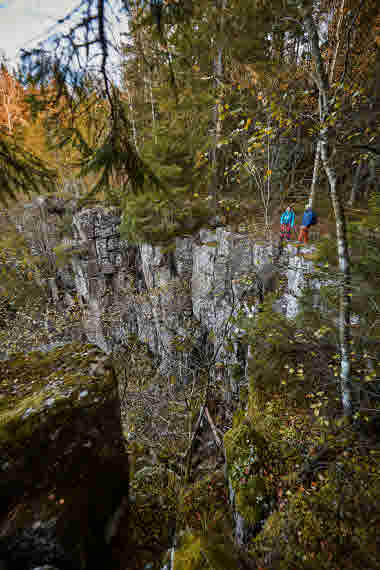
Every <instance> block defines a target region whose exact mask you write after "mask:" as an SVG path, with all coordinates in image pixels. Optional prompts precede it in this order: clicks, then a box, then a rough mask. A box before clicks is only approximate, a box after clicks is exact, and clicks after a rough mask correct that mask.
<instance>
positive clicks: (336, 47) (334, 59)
mask: <svg viewBox="0 0 380 570" xmlns="http://www.w3.org/2000/svg"><path fill="white" fill-rule="evenodd" d="M345 3H346V0H342V3H341V5H340V12H339V20H338V26H337V28H336V36H335V37H336V46H335V52H334V57H333V60H332V64H331V69H330V77H329V82H330V84H331V83H332V80H333V79H334V71H335V65H336V59H337V57H338V52H339V48H340V44H341V35H340V30H341V28H342V22H343V12H344V5H345Z"/></svg>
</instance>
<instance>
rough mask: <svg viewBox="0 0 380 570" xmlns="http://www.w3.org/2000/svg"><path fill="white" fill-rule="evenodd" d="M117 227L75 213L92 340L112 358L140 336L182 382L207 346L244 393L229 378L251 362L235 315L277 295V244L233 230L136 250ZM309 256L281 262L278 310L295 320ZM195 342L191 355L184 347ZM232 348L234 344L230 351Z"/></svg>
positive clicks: (110, 217)
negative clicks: (117, 348) (273, 265)
mask: <svg viewBox="0 0 380 570" xmlns="http://www.w3.org/2000/svg"><path fill="white" fill-rule="evenodd" d="M119 221H120V218H119V217H118V215H117V212H115V211H112V210H105V209H103V208H91V209H88V210H84V211H81V212H79V213H77V214H75V216H74V224H73V225H74V228H75V238H76V245H77V246H79V247H80V249H81V250H82V251H85V252H86V254H82V255H81V256H78V257H76V258H74V260H73V262H72V263H73V270H74V275H75V284H76V290H77V292H78V294H79V296H80V299H81V302H82V303H83V307H84V313H85V318H84V327H85V330H86V333H87V336H88V339H89V340H90V341H91V342H94V343H95V344H97V345H98V346H100V347H101V348H102V349H103V350H105V351H106V352H110V351H111V350H112V349H113V347H114V346H115V344H117V343H121V344H122V343H123V341H124V340H125V339H126V338H127V337H128V335H129V334H136V335H137V336H138V339H139V340H140V341H141V342H143V343H146V344H147V345H148V346H149V348H150V350H151V351H152V353H154V354H155V355H158V356H159V358H160V372H161V374H163V375H170V374H174V375H176V377H177V378H180V379H181V380H182V381H184V382H187V381H189V379H190V378H191V377H192V374H193V373H194V368H195V367H196V362H195V361H194V351H196V350H197V351H199V350H206V348H207V351H208V354H210V353H211V354H212V357H213V359H214V362H215V363H217V364H219V366H217V367H216V370H218V372H216V373H217V374H219V375H220V376H221V379H222V378H223V380H224V381H225V384H226V389H227V392H228V393H229V394H230V395H231V394H232V393H234V392H236V391H237V390H238V383H239V378H233V377H232V376H231V372H230V367H229V366H228V365H229V364H240V365H242V366H243V368H244V359H245V355H244V351H243V350H242V349H241V347H240V346H239V331H238V329H237V328H236V326H235V325H234V324H233V323H232V322H231V318H233V317H236V316H237V315H238V313H239V311H240V312H243V314H245V315H246V316H248V317H249V316H253V313H254V312H255V310H257V304H258V302H259V301H260V299H261V296H262V295H264V294H265V293H266V291H267V290H269V291H270V290H271V289H272V288H273V283H272V282H271V280H273V275H272V273H273V268H272V269H271V262H272V260H273V257H274V256H275V254H276V249H275V247H274V246H273V245H271V244H268V243H265V242H261V243H260V242H259V243H257V242H255V241H253V239H251V238H250V237H249V236H247V235H244V234H238V233H234V232H232V231H229V230H228V229H226V228H216V229H215V230H213V231H211V230H201V231H200V232H199V234H198V235H196V236H195V237H192V238H183V239H177V240H176V243H175V247H174V248H171V249H170V250H169V249H166V250H165V248H162V247H153V246H151V245H148V244H142V245H137V246H136V245H132V244H128V243H126V242H125V241H123V240H121V239H120V235H119V232H118V227H119ZM310 251H311V250H310V248H302V254H299V250H298V249H297V248H295V247H291V246H288V247H286V248H285V251H284V253H283V256H282V258H281V260H282V265H283V278H284V280H285V282H286V285H285V288H284V291H285V292H284V295H283V296H282V298H281V299H280V300H279V301H277V303H276V307H277V310H279V311H282V312H283V313H285V314H286V315H287V316H288V317H290V318H292V317H294V316H295V315H296V313H297V295H298V294H299V292H300V290H301V289H302V287H303V285H304V283H305V274H307V273H309V272H310V271H311V270H312V261H310V260H308V259H306V258H305V257H304V254H305V253H310ZM263 281H264V282H263ZM110 308H111V310H110ZM107 311H109V320H108V322H107V319H106V318H105V315H106V314H107ZM187 336H191V338H192V346H193V348H194V350H193V354H192V351H191V350H189V351H181V352H179V351H178V350H176V344H178V343H179V342H181V341H183V340H184V339H185V338H186V337H187ZM227 341H232V347H231V346H229V347H228V349H227V348H226V343H227Z"/></svg>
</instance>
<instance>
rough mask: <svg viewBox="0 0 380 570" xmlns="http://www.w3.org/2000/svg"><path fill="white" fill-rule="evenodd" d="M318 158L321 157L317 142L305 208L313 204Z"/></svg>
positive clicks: (319, 146)
mask: <svg viewBox="0 0 380 570" xmlns="http://www.w3.org/2000/svg"><path fill="white" fill-rule="evenodd" d="M320 159H321V145H320V142H319V141H318V142H317V148H316V150H315V158H314V169H313V179H312V181H311V187H310V194H309V200H308V203H307V206H306V207H307V208H312V207H313V205H314V200H315V189H316V187H317V180H318V171H319V163H320Z"/></svg>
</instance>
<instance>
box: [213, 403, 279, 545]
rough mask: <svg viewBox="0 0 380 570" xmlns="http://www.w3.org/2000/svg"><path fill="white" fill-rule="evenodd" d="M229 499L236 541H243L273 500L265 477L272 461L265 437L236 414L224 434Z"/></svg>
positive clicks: (263, 517)
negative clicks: (230, 427)
mask: <svg viewBox="0 0 380 570" xmlns="http://www.w3.org/2000/svg"><path fill="white" fill-rule="evenodd" d="M224 444H225V449H226V454H227V463H228V477H229V482H230V501H231V503H232V505H233V508H234V517H235V523H236V541H237V543H238V544H244V543H246V542H248V540H249V539H250V538H251V536H253V535H254V534H256V533H257V532H258V530H259V529H260V528H261V525H262V524H263V521H264V519H265V517H266V516H267V514H268V512H269V510H270V508H271V505H272V502H273V485H272V482H271V480H270V479H268V478H267V477H265V473H267V470H268V469H269V465H270V464H271V462H272V459H273V458H272V457H271V454H270V448H269V445H268V442H267V441H266V440H265V438H264V437H263V436H262V435H261V434H260V433H258V432H257V431H256V429H255V428H254V427H253V425H252V423H251V422H250V420H249V419H248V418H247V417H245V416H244V414H242V413H237V414H236V415H235V418H234V425H233V427H232V429H230V430H229V431H228V432H227V433H226V434H225V436H224Z"/></svg>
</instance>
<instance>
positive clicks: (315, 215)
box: [310, 212, 318, 226]
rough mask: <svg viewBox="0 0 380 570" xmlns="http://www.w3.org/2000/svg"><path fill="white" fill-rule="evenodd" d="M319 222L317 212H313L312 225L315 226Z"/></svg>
mask: <svg viewBox="0 0 380 570" xmlns="http://www.w3.org/2000/svg"><path fill="white" fill-rule="evenodd" d="M317 222H318V216H317V214H316V213H315V212H312V213H311V220H310V225H311V226H315V224H316V223H317Z"/></svg>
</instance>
